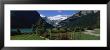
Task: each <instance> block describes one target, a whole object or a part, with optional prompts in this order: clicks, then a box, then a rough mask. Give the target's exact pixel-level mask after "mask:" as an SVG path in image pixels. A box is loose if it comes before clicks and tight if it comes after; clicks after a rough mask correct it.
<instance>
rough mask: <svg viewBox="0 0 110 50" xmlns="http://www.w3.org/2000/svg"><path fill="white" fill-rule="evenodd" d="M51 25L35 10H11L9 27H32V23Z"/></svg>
mask: <svg viewBox="0 0 110 50" xmlns="http://www.w3.org/2000/svg"><path fill="white" fill-rule="evenodd" d="M43 23H45V25H46V27H48V26H49V27H52V25H50V24H48V23H47V22H46V21H45V20H43V19H42V18H41V16H40V14H39V13H38V12H37V11H11V28H18V27H19V28H32V25H43Z"/></svg>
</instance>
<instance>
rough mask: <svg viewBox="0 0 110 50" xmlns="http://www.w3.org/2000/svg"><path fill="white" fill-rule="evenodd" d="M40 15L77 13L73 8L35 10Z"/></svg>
mask: <svg viewBox="0 0 110 50" xmlns="http://www.w3.org/2000/svg"><path fill="white" fill-rule="evenodd" d="M37 11H38V13H40V15H44V16H55V15H72V14H74V13H77V12H78V11H75V10H37Z"/></svg>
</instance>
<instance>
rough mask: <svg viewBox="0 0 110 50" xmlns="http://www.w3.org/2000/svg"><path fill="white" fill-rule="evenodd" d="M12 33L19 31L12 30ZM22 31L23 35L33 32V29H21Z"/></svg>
mask: <svg viewBox="0 0 110 50" xmlns="http://www.w3.org/2000/svg"><path fill="white" fill-rule="evenodd" d="M11 31H17V29H11ZM20 31H21V33H30V32H32V29H28V28H26V29H20Z"/></svg>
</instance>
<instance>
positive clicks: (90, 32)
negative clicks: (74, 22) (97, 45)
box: [83, 30, 100, 36]
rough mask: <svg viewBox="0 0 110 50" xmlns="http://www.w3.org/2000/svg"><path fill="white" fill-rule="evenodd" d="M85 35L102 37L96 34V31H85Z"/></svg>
mask: <svg viewBox="0 0 110 50" xmlns="http://www.w3.org/2000/svg"><path fill="white" fill-rule="evenodd" d="M83 33H84V34H89V35H94V36H100V34H95V31H94V30H85V32H83Z"/></svg>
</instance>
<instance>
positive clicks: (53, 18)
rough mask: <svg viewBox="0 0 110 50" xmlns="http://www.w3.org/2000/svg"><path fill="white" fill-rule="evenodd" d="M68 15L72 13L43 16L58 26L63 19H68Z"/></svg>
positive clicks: (48, 21)
mask: <svg viewBox="0 0 110 50" xmlns="http://www.w3.org/2000/svg"><path fill="white" fill-rule="evenodd" d="M68 17H70V15H55V16H48V17H46V16H45V17H44V16H42V18H43V19H44V20H46V22H47V23H49V24H51V25H53V26H57V25H59V24H58V23H59V22H61V21H62V20H65V19H67V18H68Z"/></svg>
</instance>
